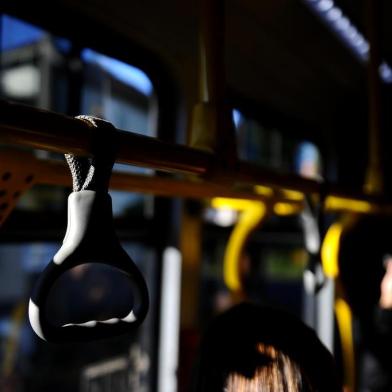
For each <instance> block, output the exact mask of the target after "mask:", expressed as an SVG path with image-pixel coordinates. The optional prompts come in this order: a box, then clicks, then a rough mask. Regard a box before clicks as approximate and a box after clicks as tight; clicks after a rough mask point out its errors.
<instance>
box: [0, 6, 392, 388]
mask: <svg viewBox="0 0 392 392" xmlns="http://www.w3.org/2000/svg"><path fill="white" fill-rule="evenodd" d="M388 15H392V8H391V3H390V2H388V1H377V2H374V1H372V0H360V1H352V0H270V1H256V0H241V1H240V0H186V1H179V0H168V1H164V2H159V1H146V2H138V1H123V0H112V1H110V2H105V1H100V0H90V1H85V2H78V1H73V0H58V1H53V2H46V1H43V0H37V1H34V2H28V1H24V0H12V1H10V0H3V1H2V4H1V7H0V67H1V68H0V163H1V164H0V390H1V391H4V392H11V391H12V392H16V391H18V392H19V391H20V392H46V391H58V392H63V391H64V392H69V391H75V392H76V391H80V392H125V391H135V392H155V391H157V392H176V391H179V392H185V391H188V390H189V388H190V386H191V384H192V374H193V371H194V367H195V361H196V358H197V352H198V346H199V344H200V339H201V337H202V335H203V332H204V330H205V329H206V328H207V326H208V325H209V323H210V322H211V321H212V320H213V319H214V317H216V316H217V315H218V314H221V313H222V312H224V311H226V310H227V309H229V308H231V307H232V306H234V305H235V304H237V303H240V302H242V301H251V302H254V303H259V304H263V305H269V306H274V307H277V308H280V309H284V310H285V311H287V312H290V313H291V314H293V315H295V316H296V317H298V318H300V319H301V320H303V322H304V323H306V324H307V325H308V326H310V327H311V328H312V329H314V331H315V332H316V333H317V336H318V337H319V339H320V340H321V341H322V342H323V344H324V345H325V346H326V347H327V348H328V350H329V351H330V352H331V353H332V354H333V356H334V358H335V360H336V366H337V368H338V372H339V374H340V377H341V379H342V383H343V385H344V391H346V392H355V391H358V392H361V391H370V390H371V391H373V389H365V387H364V385H365V384H366V383H367V380H364V378H366V376H364V374H365V372H364V366H366V365H364V358H365V357H366V355H367V350H368V349H369V346H371V350H373V349H374V350H375V351H377V349H378V348H377V349H375V348H374V347H375V343H374V341H375V340H372V339H373V338H369V337H368V336H370V335H371V336H373V335H372V334H373V326H372V325H371V319H372V314H373V312H374V309H375V308H377V307H378V306H380V303H382V301H381V302H380V300H379V298H380V290H381V289H380V287H381V286H380V285H381V282H382V279H383V277H384V274H385V268H387V267H386V263H387V262H388V257H390V254H392V240H391V237H390V236H389V233H390V230H391V228H390V225H389V216H390V214H391V213H392V203H391V198H390V196H391V191H392V181H389V178H392V177H389V173H392V160H391V158H390V156H389V154H388V149H389V146H390V145H392V137H391V136H390V135H391V133H390V132H388V131H387V129H388V128H389V126H391V121H392V117H391V115H390V113H392V112H391V111H390V110H389V104H390V102H391V100H392V94H391V93H392V89H391V87H392V68H391V67H392V41H391V40H390V39H389V37H390V36H391V35H390V33H391V31H390V29H391V28H392V27H391V26H392V24H391V23H390V22H389V16H388ZM78 115H92V116H96V117H98V118H102V119H104V120H106V121H108V122H110V123H111V124H112V125H113V126H114V127H115V128H114V129H115V131H118V132H115V133H116V134H118V135H119V136H118V137H117V139H116V140H117V141H116V143H117V145H116V148H117V155H116V156H115V157H114V158H113V159H115V160H116V163H114V167H113V172H112V176H111V182H110V190H109V191H110V196H111V199H112V203H113V219H114V227H115V231H116V235H117V236H118V239H119V240H120V242H121V246H122V248H123V250H125V252H126V254H128V255H129V256H130V257H131V258H132V260H133V263H134V264H135V265H136V268H137V269H138V270H140V272H141V274H142V276H143V278H144V281H145V284H146V286H147V289H148V296H149V302H150V304H149V310H148V313H147V316H146V318H145V320H144V321H143V322H142V323H141V325H140V326H139V327H138V328H137V329H134V330H131V331H129V333H125V334H120V335H119V336H113V337H110V338H107V339H100V340H92V341H88V340H89V339H81V341H75V342H74V341H65V342H62V343H60V344H59V343H56V342H53V343H52V342H50V339H48V340H49V341H48V342H46V341H44V340H43V339H41V338H40V337H38V336H37V335H36V333H34V331H33V328H32V326H31V325H30V322H29V308H30V307H31V304H30V306H29V298H31V297H32V295H33V294H32V292H33V288H34V287H35V285H36V282H37V281H39V279H40V276H43V275H42V271H44V270H45V267H46V266H47V265H48V263H49V262H50V260H55V258H54V255H55V254H56V252H57V251H58V250H59V248H61V247H62V242H63V239H64V233H65V230H66V227H67V208H68V207H67V206H68V205H69V204H67V203H68V202H67V200H68V196H69V194H70V193H71V192H72V179H74V181H75V177H74V176H75V175H74V173H73V174H72V176H71V173H70V171H69V170H68V168H67V167H66V162H65V160H64V154H74V155H80V156H84V157H86V156H91V154H92V152H93V149H92V147H91V146H92V145H93V144H92V140H93V139H94V138H97V136H96V135H97V134H98V133H99V132H98V131H99V130H98V131H93V130H92V126H91V124H87V122H86V121H85V120H83V119H82V121H81V120H80V119H76V118H75V116H78ZM94 126H95V125H94ZM98 128H99V127H98ZM103 135H104V136H105V134H103ZM104 136H101V139H100V143H101V147H100V149H99V151H100V152H99V153H100V154H101V153H102V151H106V153H107V155H110V143H111V140H109V139H107V140H103V139H102V138H103V137H104ZM102 140H103V142H102ZM93 141H94V140H93ZM102 146H103V148H102ZM97 151H98V148H97ZM97 172H98V169H97ZM74 191H75V182H74ZM102 208H103V207H102ZM98 213H100V212H99V211H98ZM98 213H97V214H98ZM68 222H69V221H68ZM109 226H110V225H109ZM99 232H100V231H99V229H98V228H96V233H98V234H97V238H98V239H93V240H92V242H93V244H92V246H93V247H96V248H97V249H101V247H100V244H99V242H100V241H101V240H102V239H101V237H102V235H100V234H99ZM65 241H66V240H64V242H65ZM94 241H96V242H95V243H94ZM102 241H104V240H102ZM63 247H64V245H63ZM57 254H58V253H57ZM391 257H392V256H391ZM386 260H387V261H386ZM51 263H53V261H52V262H51ZM54 263H55V261H54ZM45 271H46V270H45ZM63 272H64V273H62V276H61V278H59V279H57V280H56V282H55V284H54V285H53V287H52V288H51V291H50V293H51V295H50V300H48V302H47V303H46V305H45V307H46V310H45V311H46V313H47V314H48V317H49V318H50V319H51V320H53V322H54V323H55V324H56V325H58V326H60V325H64V324H66V325H70V324H69V323H75V322H78V323H84V322H86V321H87V320H90V319H97V318H98V319H99V320H106V319H111V318H113V317H117V316H116V315H117V314H118V313H121V314H124V313H123V312H124V309H127V306H128V305H129V303H133V302H134V301H136V299H135V298H134V297H135V295H134V292H133V290H131V289H130V285H129V282H128V281H127V280H126V279H125V278H124V276H122V275H121V274H119V273H118V271H117V270H116V268H114V267H112V266H109V265H105V264H100V263H94V262H93V261H90V262H89V263H87V264H81V265H76V266H75V265H72V268H71V267H70V268H69V269H68V270H67V271H63ZM391 273H392V269H391ZM384 286H385V285H384ZM391 290H392V289H391ZM391 295H392V294H391ZM30 302H31V300H30ZM386 308H387V309H392V300H391V304H390V305H388V306H387V305H386ZM391 312H392V310H391ZM391 319H392V318H391ZM30 320H31V317H30ZM98 324H99V323H98ZM109 327H110V326H109ZM103 328H105V327H103ZM391 328H392V323H391ZM34 330H36V328H34ZM57 330H58V331H60V332H61V328H60V327H57ZM62 330H64V328H63V329H62ZM369 331H372V332H369ZM36 332H37V331H36ZM287 334H288V335H290V330H288V331H287ZM53 336H54V335H53ZM64 336H65V335H64ZM383 339H384V338H383ZM377 342H379V341H378V340H377ZM380 342H381V343H377V344H379V346H383V347H384V349H383V350H384V351H385V350H386V349H387V347H389V346H390V345H391V342H392V331H391V332H390V335H388V336H387V337H385V339H384V340H382V339H381V340H380ZM228 344H229V343H228ZM304 344H306V342H304ZM379 346H377V347H379ZM372 352H373V351H372ZM380 355H381V354H380ZM387 362H388V361H387ZM386 373H387V376H386V377H387V378H388V375H389V377H390V378H391V379H392V367H391V366H389V368H388V367H387V369H386ZM385 385H387V384H385ZM388 385H389V387H388V386H386V387H384V388H385V389H377V391H386V392H387V391H390V390H391V389H389V388H392V383H391V384H388ZM374 390H376V389H374ZM217 392H219V391H217Z"/></svg>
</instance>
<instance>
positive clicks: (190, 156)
mask: <svg viewBox="0 0 392 392" xmlns="http://www.w3.org/2000/svg"><path fill="white" fill-rule="evenodd" d="M92 132H93V130H92V129H91V128H90V127H89V126H88V125H87V124H85V123H84V122H82V121H79V120H76V119H74V118H71V117H67V116H64V115H62V114H57V113H54V112H49V111H44V110H39V109H35V108H31V107H28V106H24V105H20V104H14V103H9V102H6V101H3V100H0V143H5V144H10V145H21V146H26V147H30V148H38V149H43V150H48V151H54V152H58V153H74V154H79V155H89V153H90V148H91V140H92V137H93V135H92ZM118 132H119V145H120V150H119V153H118V162H122V163H127V164H131V165H136V166H143V167H150V168H154V169H157V170H164V171H168V172H172V173H176V172H182V173H186V174H190V175H194V176H196V177H197V178H199V179H200V180H203V182H201V183H200V185H199V186H200V187H207V188H208V187H210V189H212V187H213V186H217V184H219V186H220V188H219V189H221V190H222V189H223V187H227V188H228V189H229V188H230V187H233V186H234V185H236V184H248V185H267V186H270V187H272V188H274V189H275V190H276V191H277V193H279V191H280V190H281V189H287V188H288V189H291V190H295V191H298V192H301V193H308V194H309V193H310V194H311V193H314V194H318V193H320V192H321V190H322V187H323V184H322V183H321V182H318V181H315V180H309V179H305V178H303V177H300V176H298V175H294V174H280V173H276V172H273V171H271V170H266V169H263V168H261V167H259V166H257V165H254V164H251V163H248V162H238V164H236V165H235V167H233V168H230V170H227V171H225V170H224V169H222V167H221V166H220V165H219V164H215V162H218V160H219V157H218V156H214V154H212V153H210V152H206V151H201V150H198V149H196V148H190V147H187V146H184V145H178V144H174V143H167V142H163V141H161V140H159V139H156V138H152V137H146V136H141V135H138V134H135V133H131V132H125V131H121V130H118ZM22 164H23V163H22ZM206 180H207V182H206ZM41 181H44V180H41ZM142 181H144V180H142ZM146 181H150V180H146ZM157 181H158V180H157ZM163 181H164V180H163ZM168 181H171V180H168ZM173 181H174V180H173ZM52 182H53V180H52ZM183 184H186V182H185V183H184V182H183ZM188 185H189V187H193V189H194V190H195V189H196V188H197V187H198V184H197V183H194V184H193V185H191V183H189V184H188ZM185 186H186V185H185ZM142 188H143V187H142ZM129 190H132V188H130V189H129ZM157 193H159V192H157ZM187 193H188V192H185V191H184V190H182V191H179V192H178V196H185V194H187ZM215 193H216V195H219V194H221V193H222V192H218V191H217V189H216V190H215V191H213V190H211V192H207V191H206V190H204V191H203V192H196V191H195V197H202V194H206V196H207V194H210V195H211V196H213V195H214V194H215ZM229 193H230V194H232V195H233V196H232V197H235V194H236V193H235V192H231V191H228V192H227V195H228V196H229ZM166 194H167V195H171V196H174V195H175V194H176V188H174V189H173V190H171V191H167V192H166ZM328 194H329V195H332V196H337V197H340V198H342V199H345V198H346V199H350V200H354V201H367V202H372V203H375V204H374V205H376V204H377V205H382V206H385V203H382V202H381V201H380V199H378V198H377V197H375V196H369V195H365V194H363V193H362V192H360V191H357V190H353V189H345V188H342V187H340V186H339V185H338V184H329V185H328ZM238 195H239V194H238ZM239 197H244V198H247V197H248V198H250V199H252V198H255V197H254V196H252V194H251V193H248V196H247V195H246V193H242V195H241V196H239ZM330 209H332V210H333V208H330ZM340 209H341V208H340ZM343 209H345V208H343ZM346 209H347V210H350V207H349V206H348V207H347V208H346Z"/></svg>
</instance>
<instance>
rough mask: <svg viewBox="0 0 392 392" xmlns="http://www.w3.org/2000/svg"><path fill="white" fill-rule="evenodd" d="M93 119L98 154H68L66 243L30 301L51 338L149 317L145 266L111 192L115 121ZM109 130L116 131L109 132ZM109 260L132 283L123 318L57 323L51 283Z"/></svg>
mask: <svg viewBox="0 0 392 392" xmlns="http://www.w3.org/2000/svg"><path fill="white" fill-rule="evenodd" d="M79 118H80V119H81V120H83V121H88V122H89V123H91V124H92V125H93V126H94V127H96V128H100V129H97V131H99V133H100V135H99V137H97V138H94V140H95V144H94V146H93V158H92V161H91V163H90V162H89V161H88V159H87V158H77V157H75V156H73V155H66V159H67V161H68V163H69V166H70V169H71V172H72V178H73V188H74V192H72V193H71V194H70V195H69V198H68V225H67V231H66V234H65V238H64V241H63V244H62V246H61V248H60V249H59V250H58V252H57V253H56V254H55V256H54V257H53V259H52V260H51V261H50V263H49V264H48V266H47V267H46V268H45V270H44V271H43V273H42V274H41V276H40V277H39V279H38V281H37V283H36V285H35V287H34V290H33V293H32V295H31V298H30V303H29V319H30V323H31V326H32V328H33V330H34V331H35V333H36V334H37V335H38V336H39V337H40V338H42V339H44V340H47V341H51V342H66V341H87V340H95V339H102V338H108V337H111V336H115V335H120V334H123V333H126V332H129V331H131V330H134V329H135V328H136V327H137V326H139V325H140V323H141V322H142V321H143V320H144V318H145V316H146V314H147V311H148V306H149V297H148V290H147V286H146V283H145V281H144V278H143V276H142V275H141V273H140V271H139V270H138V268H137V267H136V265H135V264H134V262H133V261H132V260H131V258H130V257H129V256H128V254H127V253H126V252H125V251H124V249H123V248H122V247H121V244H120V241H119V240H118V238H117V236H116V233H115V230H114V225H113V216H112V202H111V197H110V195H109V194H108V186H109V180H110V174H111V170H112V167H113V163H114V156H115V154H114V153H115V148H114V143H110V141H113V132H112V126H111V124H109V123H107V122H105V121H103V120H99V119H96V118H92V117H87V116H82V117H79ZM108 132H110V133H111V135H112V137H108ZM91 262H94V263H102V264H107V265H110V266H112V267H114V268H116V269H118V270H120V271H121V272H122V273H124V274H125V276H126V277H127V278H128V281H129V283H130V284H131V286H132V288H133V296H134V305H133V306H132V308H131V309H129V313H128V314H127V315H126V316H125V317H122V318H111V319H108V320H101V321H96V320H91V321H87V322H84V323H81V324H66V325H63V326H55V325H54V324H52V323H51V322H50V321H49V320H48V318H47V315H46V311H45V306H46V303H47V299H48V296H49V292H50V289H51V288H52V286H53V285H54V284H55V282H56V280H57V279H58V278H59V277H60V276H61V275H62V274H63V273H64V272H66V271H67V270H70V269H71V268H73V267H76V266H78V265H81V264H86V263H91Z"/></svg>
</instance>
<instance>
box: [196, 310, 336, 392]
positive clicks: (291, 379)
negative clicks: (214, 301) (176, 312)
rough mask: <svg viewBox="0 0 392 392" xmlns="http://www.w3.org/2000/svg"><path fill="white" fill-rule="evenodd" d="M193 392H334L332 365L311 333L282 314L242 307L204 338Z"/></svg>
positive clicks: (219, 320) (223, 317)
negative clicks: (194, 391)
mask: <svg viewBox="0 0 392 392" xmlns="http://www.w3.org/2000/svg"><path fill="white" fill-rule="evenodd" d="M195 386H196V392H324V391H325V392H337V391H341V388H340V386H339V382H338V378H337V375H336V370H335V367H334V361H333V358H332V356H331V354H330V353H329V352H328V350H327V349H326V348H325V347H324V346H323V345H322V343H321V342H320V341H319V339H318V338H317V336H316V335H315V333H314V332H313V331H312V330H311V329H310V328H308V327H306V326H305V325H304V324H303V323H302V322H301V321H300V320H298V319H296V318H295V317H293V316H291V315H289V314H286V313H285V312H282V311H279V310H276V309H271V308H264V307H259V306H256V305H251V304H241V305H237V306H235V307H234V308H232V309H230V310H229V311H227V312H226V313H224V314H222V315H221V316H219V317H218V318H217V319H216V320H215V322H214V323H213V324H212V325H211V327H210V329H209V330H208V331H207V333H206V334H205V336H204V339H203V341H202V346H201V352H200V364H199V369H198V377H197V380H196V383H195Z"/></svg>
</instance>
